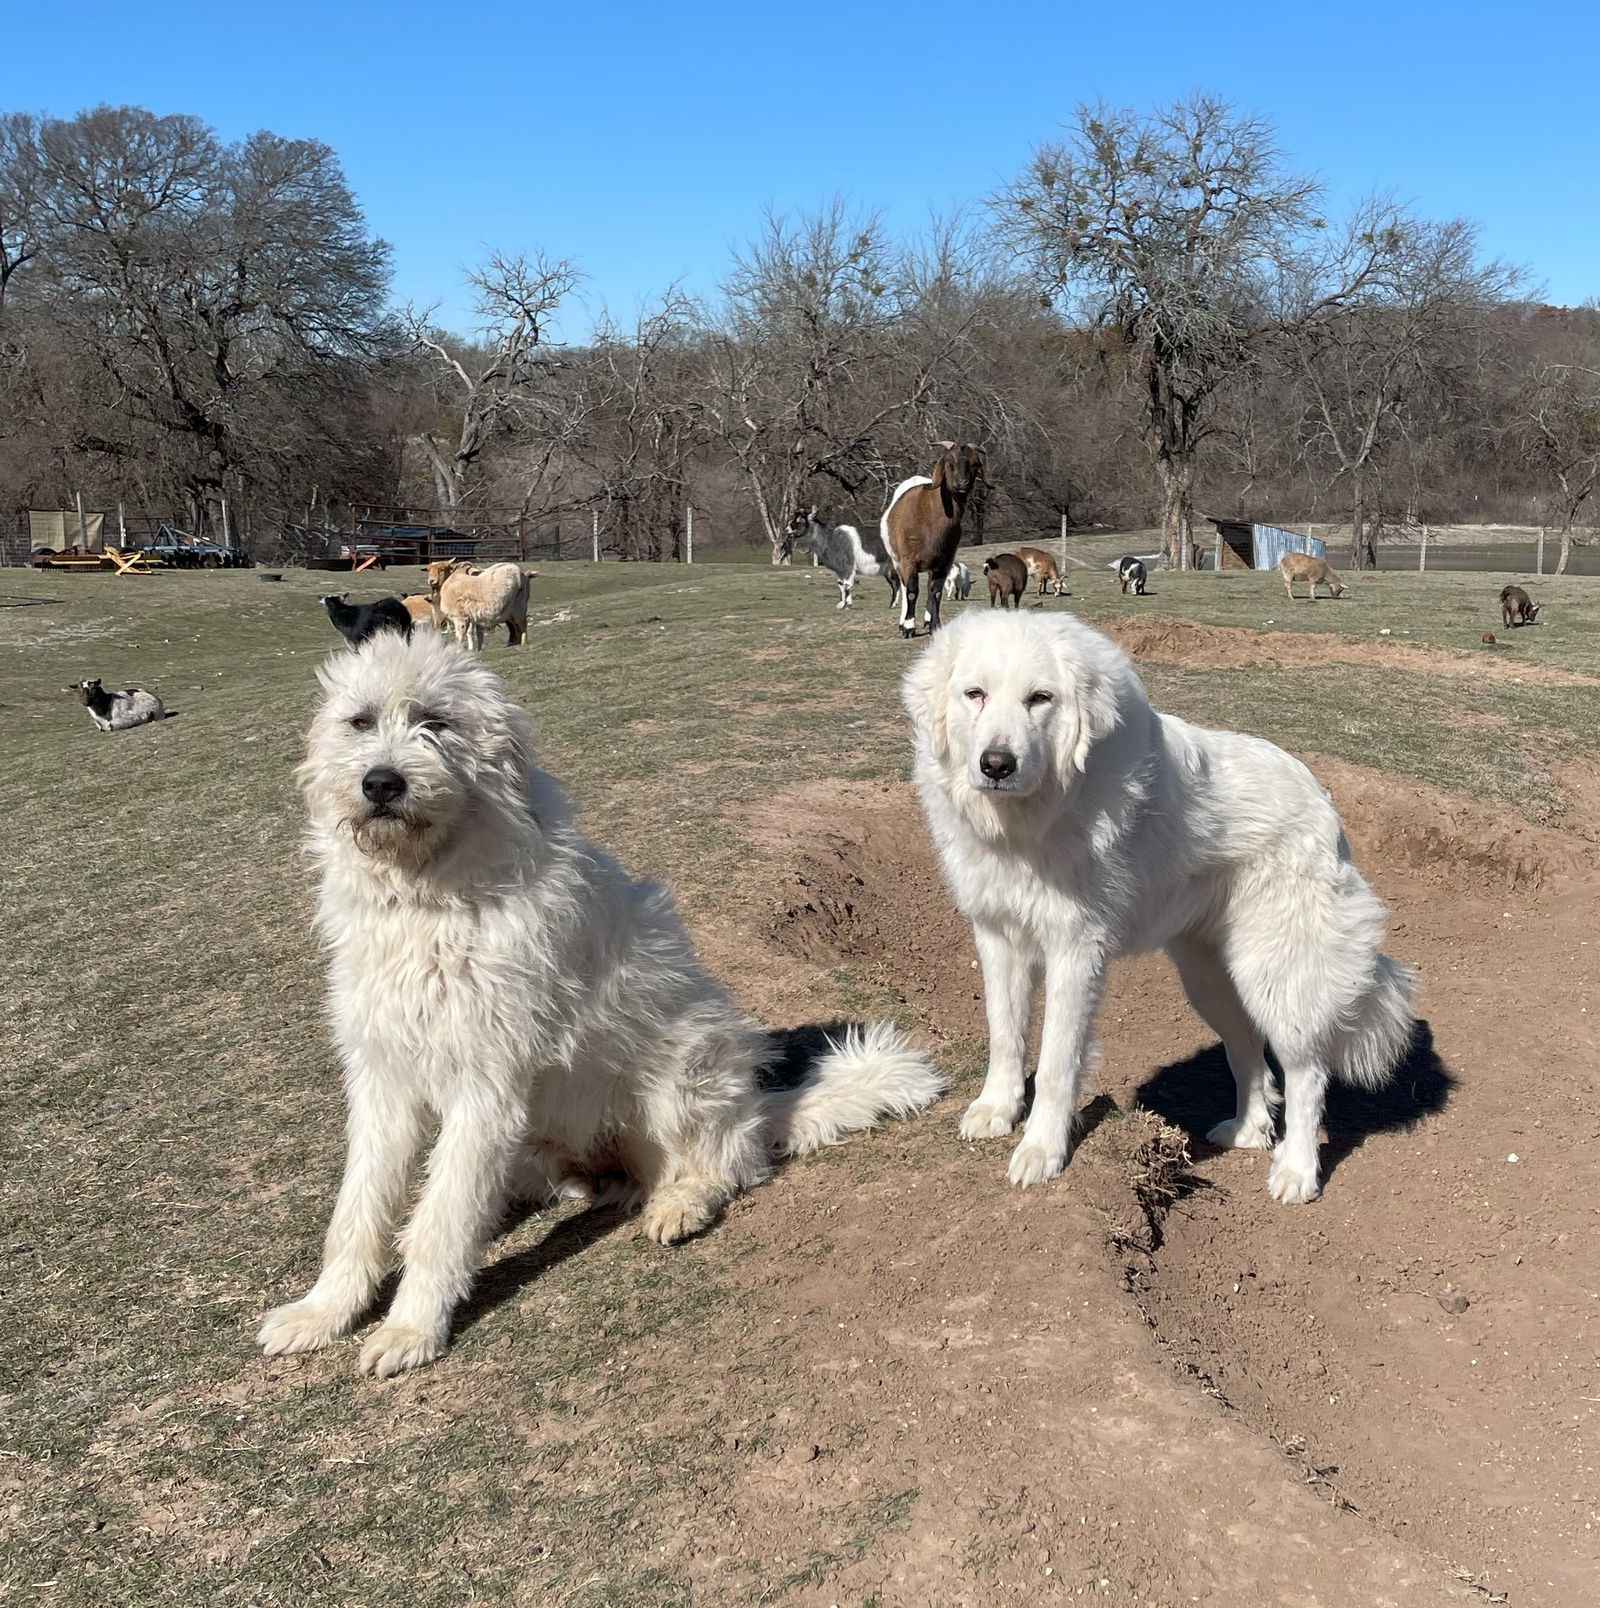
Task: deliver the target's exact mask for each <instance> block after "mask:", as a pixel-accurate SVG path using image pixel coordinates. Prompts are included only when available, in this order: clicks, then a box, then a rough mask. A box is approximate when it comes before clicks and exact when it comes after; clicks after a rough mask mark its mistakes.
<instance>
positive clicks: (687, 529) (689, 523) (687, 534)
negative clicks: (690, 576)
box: [683, 503, 694, 564]
mask: <svg viewBox="0 0 1600 1608" xmlns="http://www.w3.org/2000/svg"><path fill="white" fill-rule="evenodd" d="M683 554H684V562H685V563H686V564H692V563H694V504H693V503H690V504H689V506H688V507H687V508H686V509H685V510H684V533H683Z"/></svg>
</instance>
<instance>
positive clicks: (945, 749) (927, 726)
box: [900, 631, 954, 760]
mask: <svg viewBox="0 0 1600 1608" xmlns="http://www.w3.org/2000/svg"><path fill="white" fill-rule="evenodd" d="M950 640H951V638H950V633H949V632H948V631H940V632H939V633H938V634H937V635H936V636H935V637H934V639H933V641H932V642H931V643H929V644H928V646H927V647H926V648H925V649H924V650H923V651H922V654H921V656H920V657H919V658H917V659H916V660H915V661H914V662H913V664H912V666H911V668H910V669H909V670H907V671H906V673H905V677H904V679H903V680H902V681H901V683H900V701H901V702H902V703H903V704H904V705H905V706H906V713H907V714H908V715H910V716H911V724H912V727H913V728H914V729H915V732H916V738H917V745H918V746H919V747H921V746H922V745H923V744H926V745H927V748H928V752H929V753H930V754H932V756H933V757H934V758H935V759H937V760H944V759H946V758H948V757H949V754H950V727H949V719H948V715H947V706H948V703H949V697H950V658H951V655H952V653H953V652H954V650H953V649H952V648H951V647H950V646H949V643H950Z"/></svg>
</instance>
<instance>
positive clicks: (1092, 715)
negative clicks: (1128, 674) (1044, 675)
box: [1056, 633, 1120, 774]
mask: <svg viewBox="0 0 1600 1608" xmlns="http://www.w3.org/2000/svg"><path fill="white" fill-rule="evenodd" d="M1056 660H1057V663H1058V664H1059V665H1060V667H1061V675H1062V679H1063V680H1064V681H1065V682H1066V684H1067V685H1068V686H1069V687H1071V689H1072V691H1071V694H1070V696H1071V698H1072V701H1073V712H1074V714H1075V716H1076V719H1075V720H1074V721H1073V723H1072V725H1071V727H1070V728H1069V727H1068V725H1067V724H1066V722H1062V724H1061V726H1060V727H1059V737H1060V741H1061V753H1060V762H1061V767H1062V770H1063V772H1064V773H1065V772H1078V773H1080V774H1081V773H1082V772H1083V771H1084V770H1086V769H1087V768H1088V764H1089V750H1090V749H1091V748H1093V747H1094V745H1095V744H1096V743H1098V742H1101V741H1102V740H1104V739H1105V738H1107V737H1109V736H1110V735H1111V733H1112V732H1114V731H1115V730H1116V729H1117V721H1118V718H1119V715H1120V707H1119V703H1118V699H1117V686H1116V681H1115V680H1114V678H1113V677H1112V676H1111V675H1110V674H1109V673H1108V671H1107V669H1106V667H1105V666H1103V665H1100V664H1097V663H1095V661H1094V659H1093V658H1092V657H1091V656H1090V655H1089V654H1086V653H1083V652H1082V651H1079V650H1076V649H1075V648H1074V647H1073V645H1072V643H1071V639H1070V638H1069V637H1067V636H1066V635H1065V634H1064V633H1063V635H1062V636H1061V638H1060V639H1059V640H1058V641H1057V643H1056Z"/></svg>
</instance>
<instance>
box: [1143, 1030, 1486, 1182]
mask: <svg viewBox="0 0 1600 1608" xmlns="http://www.w3.org/2000/svg"><path fill="white" fill-rule="evenodd" d="M1268 1059H1269V1060H1270V1061H1271V1063H1272V1069H1273V1075H1274V1076H1275V1077H1276V1078H1277V1080H1278V1086H1279V1088H1280V1090H1281V1088H1282V1086H1283V1078H1282V1072H1281V1069H1280V1068H1279V1066H1278V1063H1277V1060H1276V1058H1274V1057H1273V1056H1272V1055H1271V1052H1270V1051H1269V1052H1268ZM1455 1086H1456V1079H1455V1077H1454V1076H1453V1075H1452V1074H1451V1072H1450V1070H1449V1068H1448V1067H1446V1066H1445V1064H1444V1062H1443V1061H1441V1060H1440V1059H1439V1054H1438V1051H1437V1050H1436V1049H1435V1048H1434V1043H1433V1029H1432V1028H1431V1027H1430V1026H1429V1025H1428V1023H1426V1022H1424V1021H1418V1022H1417V1024H1416V1033H1415V1036H1414V1037H1413V1038H1412V1041H1411V1049H1410V1050H1409V1051H1408V1052H1407V1055H1406V1058H1405V1060H1403V1061H1402V1062H1401V1063H1400V1065H1399V1066H1398V1067H1397V1068H1396V1069H1395V1073H1394V1077H1393V1078H1392V1079H1391V1080H1390V1082H1389V1083H1388V1084H1387V1085H1386V1086H1385V1087H1384V1088H1381V1089H1357V1088H1351V1087H1350V1086H1349V1085H1347V1084H1343V1083H1339V1082H1337V1081H1335V1082H1332V1083H1330V1084H1329V1085H1328V1106H1327V1113H1326V1115H1325V1117H1324V1119H1323V1122H1324V1126H1325V1128H1326V1130H1327V1135H1328V1138H1327V1142H1326V1143H1325V1144H1324V1145H1323V1147H1322V1175H1323V1179H1324V1181H1326V1180H1327V1179H1328V1178H1330V1177H1332V1175H1333V1173H1334V1170H1335V1169H1336V1168H1337V1167H1338V1166H1339V1163H1340V1162H1342V1161H1343V1160H1344V1159H1345V1157H1346V1156H1348V1155H1349V1154H1350V1153H1351V1152H1352V1151H1354V1150H1358V1149H1360V1147H1361V1146H1362V1145H1363V1144H1365V1143H1366V1141H1367V1139H1368V1138H1369V1137H1370V1136H1371V1135H1373V1134H1375V1133H1403V1132H1405V1131H1406V1130H1407V1129H1409V1128H1414V1127H1415V1126H1416V1125H1417V1124H1418V1123H1419V1122H1421V1121H1422V1120H1423V1119H1424V1118H1425V1117H1431V1116H1434V1115H1436V1114H1437V1113H1438V1112H1440V1111H1443V1110H1444V1108H1445V1106H1446V1105H1448V1104H1449V1101H1450V1093H1451V1090H1453V1089H1454V1088H1455ZM1136 1099H1137V1103H1138V1104H1140V1105H1142V1106H1145V1107H1147V1108H1148V1109H1149V1110H1151V1111H1154V1112H1155V1114H1156V1115H1157V1116H1158V1117H1161V1118H1163V1119H1164V1120H1165V1121H1167V1122H1170V1123H1172V1124H1173V1126H1174V1127H1178V1128H1182V1129H1183V1130H1184V1132H1186V1133H1187V1134H1188V1135H1189V1136H1190V1137H1191V1138H1192V1139H1194V1140H1196V1141H1198V1142H1199V1145H1200V1146H1201V1147H1202V1150H1201V1153H1202V1154H1205V1155H1217V1154H1220V1152H1219V1151H1218V1150H1217V1148H1216V1147H1215V1146H1213V1145H1209V1144H1207V1143H1206V1139H1205V1136H1206V1133H1207V1131H1208V1130H1209V1129H1211V1128H1214V1127H1215V1126H1216V1125H1217V1123H1219V1122H1224V1121H1226V1120H1227V1119H1228V1118H1229V1117H1231V1116H1232V1115H1233V1112H1234V1090H1233V1074H1232V1073H1231V1072H1230V1071H1229V1070H1228V1058H1227V1056H1226V1055H1224V1054H1223V1052H1222V1046H1221V1045H1220V1044H1213V1045H1212V1046H1211V1047H1210V1049H1207V1050H1202V1051H1201V1052H1200V1054H1199V1055H1191V1056H1190V1057H1189V1058H1188V1059H1187V1060H1184V1061H1174V1062H1172V1064H1171V1065H1169V1066H1164V1067H1161V1068H1159V1069H1158V1070H1157V1071H1156V1072H1154V1073H1152V1074H1151V1076H1150V1077H1149V1078H1147V1079H1146V1080H1145V1081H1144V1082H1143V1083H1142V1084H1140V1086H1139V1089H1138V1091H1137V1095H1136ZM1279 1128H1280V1132H1281V1129H1282V1116H1281V1114H1280V1116H1279Z"/></svg>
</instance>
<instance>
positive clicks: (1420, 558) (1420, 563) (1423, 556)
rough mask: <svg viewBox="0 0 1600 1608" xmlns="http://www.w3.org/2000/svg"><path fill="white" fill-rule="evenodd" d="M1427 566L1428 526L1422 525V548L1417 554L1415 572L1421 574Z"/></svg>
mask: <svg viewBox="0 0 1600 1608" xmlns="http://www.w3.org/2000/svg"><path fill="white" fill-rule="evenodd" d="M1427 568H1428V527H1427V526H1426V525H1424V526H1423V527H1422V550H1421V551H1420V552H1419V553H1418V554H1417V573H1418V574H1419V575H1421V574H1423V573H1424V572H1425V571H1426V570H1427Z"/></svg>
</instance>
